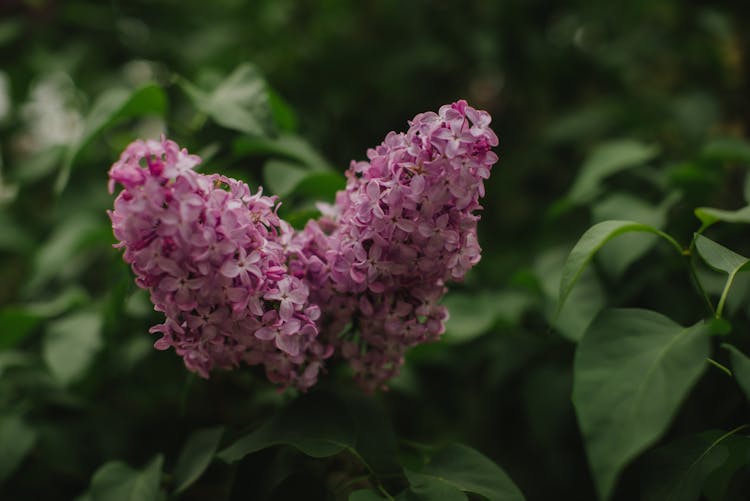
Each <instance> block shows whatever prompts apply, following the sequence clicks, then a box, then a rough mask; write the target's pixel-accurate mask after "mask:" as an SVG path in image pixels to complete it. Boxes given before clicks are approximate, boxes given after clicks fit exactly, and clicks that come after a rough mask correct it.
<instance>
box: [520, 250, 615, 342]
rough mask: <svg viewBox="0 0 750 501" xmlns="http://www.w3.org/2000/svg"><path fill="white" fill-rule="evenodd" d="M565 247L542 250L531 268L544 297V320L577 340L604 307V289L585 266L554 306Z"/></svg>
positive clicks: (566, 336) (573, 339)
mask: <svg viewBox="0 0 750 501" xmlns="http://www.w3.org/2000/svg"><path fill="white" fill-rule="evenodd" d="M566 250H567V249H562V248H556V249H551V250H549V251H547V252H544V253H543V254H542V255H541V256H539V258H538V259H537V261H536V263H534V271H535V274H536V276H537V278H538V280H539V283H540V284H541V286H542V291H543V292H544V294H545V296H546V297H547V302H546V305H545V315H546V317H547V321H548V322H549V323H550V325H552V326H553V327H554V328H555V329H556V330H557V331H559V332H560V334H562V335H563V336H564V337H565V338H566V339H568V340H570V341H573V342H578V340H579V339H581V336H583V333H584V332H585V331H586V329H587V328H588V326H589V324H590V323H591V321H592V320H594V317H595V316H596V314H597V313H599V312H600V311H601V309H602V308H603V307H604V291H603V290H602V287H601V285H600V284H599V279H598V278H597V277H596V273H594V270H592V269H586V270H584V271H583V273H582V274H581V276H580V277H579V278H578V280H577V283H576V287H575V288H574V289H573V290H572V291H571V293H570V295H569V296H568V301H566V302H565V305H564V306H563V307H562V308H560V309H556V304H557V303H558V296H559V293H560V280H561V278H562V270H563V266H564V264H565V258H566V256H567V252H566Z"/></svg>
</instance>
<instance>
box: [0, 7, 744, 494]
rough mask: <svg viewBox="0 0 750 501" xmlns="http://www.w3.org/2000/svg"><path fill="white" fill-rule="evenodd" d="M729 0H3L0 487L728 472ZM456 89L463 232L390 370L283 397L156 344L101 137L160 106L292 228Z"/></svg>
mask: <svg viewBox="0 0 750 501" xmlns="http://www.w3.org/2000/svg"><path fill="white" fill-rule="evenodd" d="M749 14H750V12H749V11H748V10H747V7H746V6H745V5H744V4H743V3H742V2H729V1H724V2H681V1H678V0H666V1H660V2H633V1H631V2H616V3H611V2H597V1H593V0H577V1H569V2H552V1H541V2H528V1H524V0H509V1H503V2H500V1H497V2H494V1H485V0H469V1H466V2H461V3H456V2H439V1H433V0H416V1H413V2H399V1H397V0H385V1H377V2H367V1H365V2H360V1H346V0H327V1H324V2H309V1H295V0H259V1H256V2H239V1H235V0H216V1H211V2H205V1H198V0H186V1H179V2H178V1H176V0H149V1H146V0H134V1H127V2H125V1H121V0H114V1H111V2H95V1H90V0H67V1H58V0H10V1H4V2H0V61H2V64H0V499H44V500H57V499H60V500H63V499H64V500H68V499H75V498H76V497H77V496H78V499H79V500H81V501H87V500H98V499H102V500H122V499H125V500H127V499H132V500H134V501H135V500H139V501H140V500H163V499H183V500H203V499H216V500H235V499H236V500H239V499H260V500H287V499H311V500H314V499H326V500H331V499H333V500H337V501H338V500H345V499H351V500H353V501H373V500H378V499H398V500H433V499H445V500H452V499H455V500H464V499H491V500H494V499H498V500H504V499H509V500H515V499H523V498H524V497H525V498H526V499H529V500H537V499H539V500H546V499H580V500H587V499H612V500H618V501H619V500H630V499H645V500H651V499H653V500H657V499H658V500H662V499H671V500H674V501H678V500H683V499H685V500H690V499H700V498H701V496H702V497H703V498H705V499H708V500H710V501H720V500H735V499H744V497H746V496H747V494H746V493H747V492H750V485H749V484H748V479H749V478H750V446H749V445H748V437H749V436H750V428H748V426H747V425H748V410H749V409H750V359H749V358H748V354H750V337H748V333H750V308H749V307H748V300H749V299H750V275H748V274H747V273H745V271H746V269H747V258H746V257H744V256H750V244H749V243H748V238H747V235H748V232H749V231H750V226H748V224H750V206H748V204H749V203H750V176H749V175H748V167H750V141H748V138H747V135H748V131H750V122H749V121H748V117H750V101H748V97H747V96H749V95H750V83H749V82H750V81H749V80H748V78H750V75H749V74H748V72H747V69H746V67H747V60H748V58H750V54H748V35H747V34H746V30H745V29H744V24H745V20H746V19H747V18H748V15H749ZM459 98H466V99H467V100H468V101H469V102H470V103H471V104H472V105H474V106H476V107H477V108H481V109H486V110H488V111H489V112H490V113H491V114H492V115H493V128H494V129H495V130H496V131H497V133H498V135H499V137H500V147H499V148H498V154H499V155H500V157H501V161H500V163H499V164H498V165H497V166H496V167H495V168H494V170H493V174H492V177H491V178H490V180H489V181H488V182H487V186H486V188H487V195H486V197H485V199H484V200H483V202H482V203H483V205H484V207H485V210H484V212H483V215H482V221H481V222H480V227H479V239H480V243H481V245H482V248H483V257H482V261H481V263H480V264H479V265H478V266H477V268H475V269H474V271H472V272H471V273H470V274H469V276H468V277H467V278H466V280H465V282H464V283H461V284H453V285H452V286H451V292H450V293H449V294H448V296H447V297H446V299H445V303H446V304H447V305H448V306H449V307H450V309H451V312H452V319H451V320H450V321H449V322H448V331H447V332H446V334H445V335H444V338H443V340H442V341H441V342H440V343H436V344H432V345H423V346H420V347H418V348H416V349H414V350H413V351H411V352H410V353H409V354H408V357H407V362H406V365H405V366H404V368H403V370H402V372H401V374H400V375H399V376H398V377H397V378H396V379H394V380H393V381H392V384H391V389H390V391H389V392H383V393H380V394H377V395H374V396H368V395H362V394H361V393H359V392H358V391H357V390H356V389H355V388H353V385H352V384H351V382H350V381H349V379H348V375H347V373H346V370H344V369H343V368H342V367H340V366H338V365H337V364H332V365H331V367H329V368H328V372H327V374H326V375H325V376H323V377H322V378H321V383H320V384H319V386H317V387H315V388H313V389H312V390H311V391H310V392H309V393H308V394H305V395H299V394H297V393H295V392H294V391H290V390H288V391H285V392H281V393H280V392H278V391H277V390H276V389H274V388H273V387H271V385H270V384H269V383H268V382H267V381H266V379H265V378H264V376H263V374H262V373H260V372H258V371H257V370H255V369H249V368H242V369H240V370H237V371H234V372H219V373H216V374H214V375H212V378H211V379H210V380H202V379H199V378H197V377H195V376H193V375H190V374H188V373H187V372H186V371H185V369H184V367H183V365H182V362H181V361H180V360H179V358H178V357H176V356H175V355H174V353H172V352H157V351H156V350H154V349H153V348H152V347H151V344H152V342H153V340H154V338H153V337H151V335H149V334H148V332H147V330H148V327H149V326H150V325H153V324H155V323H158V322H160V321H161V320H160V315H159V314H158V313H157V312H154V311H153V310H152V307H151V304H150V303H149V301H148V297H147V295H145V294H144V292H143V291H142V290H140V289H138V288H137V287H136V286H135V284H134V283H133V279H132V274H131V273H130V270H129V269H128V267H127V265H125V264H124V263H123V262H122V259H121V256H120V251H119V250H114V249H112V248H111V244H112V243H114V239H113V237H112V234H111V229H110V225H109V221H108V219H107V216H106V213H105V211H106V209H107V208H110V207H111V204H112V199H113V197H111V196H110V195H108V193H107V190H106V183H107V174H106V173H107V170H108V168H109V166H110V165H111V164H112V162H114V161H115V160H116V159H117V157H118V155H119V153H120V151H121V150H122V149H123V147H124V146H125V145H127V144H128V143H130V142H131V141H132V140H134V139H135V138H138V137H149V138H156V137H158V135H159V134H161V133H166V134H167V135H168V136H169V137H170V138H172V139H175V140H176V141H177V142H178V143H180V144H181V145H184V146H186V147H188V148H189V149H190V151H191V152H194V153H197V154H199V155H201V156H202V157H203V158H204V164H203V165H202V166H201V167H200V168H201V169H202V170H203V171H204V172H221V173H224V174H226V175H229V176H233V177H236V178H240V179H243V180H245V181H247V182H248V183H249V184H250V185H251V187H252V188H253V189H255V188H257V186H258V185H261V184H262V185H263V186H264V188H265V192H266V193H269V192H270V193H272V194H276V195H279V196H281V197H283V200H284V204H283V205H282V207H281V209H280V213H281V215H282V216H283V217H285V218H286V219H287V220H288V221H290V222H291V223H292V224H293V225H294V226H295V227H302V226H304V224H305V222H306V221H307V220H308V219H309V218H311V217H317V210H316V209H315V205H314V203H315V202H316V201H326V202H332V201H333V197H334V195H335V192H336V190H338V189H340V188H341V187H343V185H344V178H343V175H342V173H343V171H344V169H345V168H346V167H347V166H348V163H349V161H350V160H352V159H357V160H359V159H364V158H366V150H367V148H369V147H372V146H375V145H376V144H378V143H379V142H380V141H381V140H382V138H383V136H384V135H385V134H386V133H387V132H388V131H389V130H402V129H404V128H405V125H406V120H408V119H410V118H411V117H413V116H414V115H415V114H416V113H418V112H421V111H424V110H428V109H437V108H438V107H439V106H440V105H442V104H444V103H447V102H451V101H455V100H456V99H459ZM685 326H691V327H685ZM722 347H723V349H722ZM460 444H466V445H460Z"/></svg>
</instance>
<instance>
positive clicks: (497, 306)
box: [442, 291, 531, 343]
mask: <svg viewBox="0 0 750 501" xmlns="http://www.w3.org/2000/svg"><path fill="white" fill-rule="evenodd" d="M443 305H444V306H445V307H446V308H448V312H450V317H448V321H447V322H446V324H445V335H444V336H443V337H442V339H443V340H444V341H445V342H448V343H463V342H466V341H470V340H472V339H474V338H476V337H478V336H481V335H482V334H484V333H486V332H488V331H489V330H490V329H491V328H492V327H493V326H494V325H495V323H497V322H498V321H499V320H503V321H505V322H507V323H509V324H515V323H517V322H518V319H519V318H520V317H521V315H522V314H523V312H524V311H525V310H526V308H528V307H529V306H530V305H531V298H530V297H529V296H528V295H526V294H522V293H519V292H512V291H502V292H491V291H481V292H478V293H474V294H468V293H461V292H450V293H448V295H447V296H446V297H445V299H444V300H443Z"/></svg>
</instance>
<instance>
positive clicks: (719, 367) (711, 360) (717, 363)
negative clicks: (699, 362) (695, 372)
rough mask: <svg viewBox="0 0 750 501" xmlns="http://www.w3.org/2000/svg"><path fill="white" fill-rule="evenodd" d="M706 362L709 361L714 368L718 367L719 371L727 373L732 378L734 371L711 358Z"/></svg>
mask: <svg viewBox="0 0 750 501" xmlns="http://www.w3.org/2000/svg"><path fill="white" fill-rule="evenodd" d="M706 361H708V363H709V364H711V365H713V366H714V367H716V368H717V369H719V370H720V371H722V372H723V373H725V374H726V375H727V376H729V377H732V371H730V370H729V369H728V368H727V367H726V366H725V365H723V364H720V363H719V362H717V361H716V360H714V359H713V358H711V357H708V358H707V359H706Z"/></svg>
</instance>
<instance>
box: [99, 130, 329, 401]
mask: <svg viewBox="0 0 750 501" xmlns="http://www.w3.org/2000/svg"><path fill="white" fill-rule="evenodd" d="M198 163H200V158H198V157H197V156H195V155H190V154H188V152H187V151H186V150H184V149H183V150H180V148H179V147H178V146H177V144H175V143H174V142H172V141H168V140H165V139H162V140H161V141H146V142H143V141H136V142H134V143H132V144H131V145H130V146H128V147H127V149H126V150H125V151H124V152H123V153H122V155H121V157H120V159H119V161H117V162H116V163H115V164H114V165H113V166H112V168H111V170H110V172H109V176H110V182H109V189H110V192H113V191H114V188H115V185H116V184H118V183H119V184H120V185H122V187H123V190H122V192H120V194H119V195H118V196H117V199H116V200H115V204H114V210H113V211H109V216H110V218H111V220H112V227H113V229H114V234H115V237H116V238H117V239H118V240H119V243H118V244H116V245H115V246H116V247H121V248H124V251H125V252H124V255H123V257H124V259H125V261H126V262H127V263H129V264H130V265H131V267H132V269H133V271H134V272H135V274H136V277H137V278H136V282H137V284H138V285H139V286H141V287H143V288H145V289H148V290H149V292H150V294H151V300H152V302H153V303H154V308H155V309H156V310H157V311H161V312H163V313H164V315H165V317H166V320H165V322H164V323H162V324H159V325H156V326H154V327H152V328H151V332H153V333H160V334H161V338H160V339H159V340H157V341H156V343H155V347H156V348H158V349H160V350H165V349H168V348H170V347H172V348H174V349H175V351H176V352H177V354H178V355H180V356H181V357H182V358H183V360H184V362H185V365H186V366H187V368H188V369H190V370H191V371H194V372H197V373H198V374H200V375H201V376H203V377H206V378H207V377H208V376H209V373H210V372H211V371H212V370H213V369H216V368H223V369H226V368H233V367H236V366H237V365H238V364H239V363H240V362H243V361H244V362H246V363H248V364H260V365H263V366H264V367H265V370H266V374H267V376H268V378H269V379H270V380H271V381H272V382H274V383H277V384H279V385H282V386H288V385H293V386H296V387H298V388H300V389H303V390H304V389H307V388H309V387H310V386H312V385H313V384H314V383H315V382H316V380H317V376H318V372H319V370H320V369H321V367H322V363H323V360H325V359H326V358H327V357H329V356H330V355H331V352H332V347H330V346H326V345H324V344H322V343H321V342H320V339H319V338H318V329H317V327H316V323H315V322H316V320H317V319H318V317H319V316H320V311H319V309H318V307H317V306H315V305H313V304H311V303H310V301H309V289H308V285H307V284H306V283H305V282H303V281H302V280H300V278H298V277H296V276H292V275H290V274H289V273H288V271H287V253H286V252H287V251H286V249H288V248H289V246H290V243H291V241H292V232H293V230H292V228H291V227H290V226H289V225H288V224H286V223H284V222H282V221H280V220H279V218H278V216H277V215H276V208H277V204H276V200H275V198H273V197H267V196H263V195H262V191H261V190H259V191H258V193H255V194H253V193H251V192H250V189H249V188H248V186H247V185H246V184H244V183H242V182H239V181H236V180H234V179H231V178H227V177H224V176H220V175H217V174H211V175H204V174H199V173H197V172H195V171H194V170H193V167H195V166H196V165H197V164H198Z"/></svg>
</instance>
